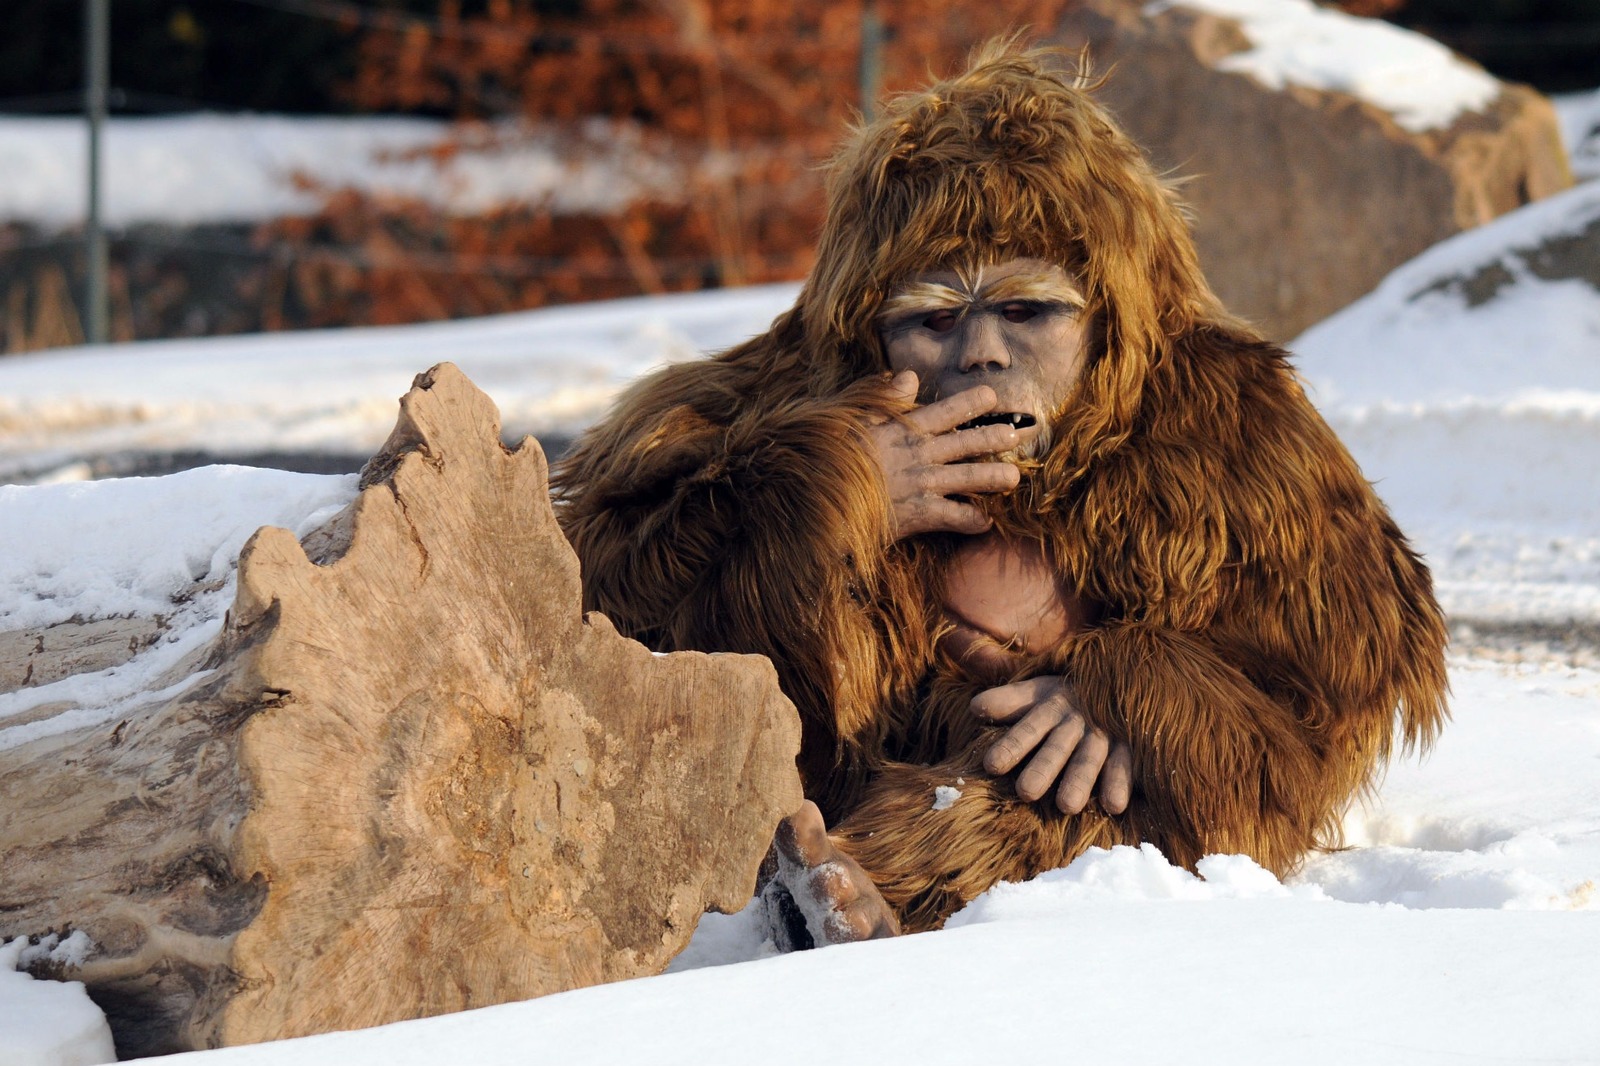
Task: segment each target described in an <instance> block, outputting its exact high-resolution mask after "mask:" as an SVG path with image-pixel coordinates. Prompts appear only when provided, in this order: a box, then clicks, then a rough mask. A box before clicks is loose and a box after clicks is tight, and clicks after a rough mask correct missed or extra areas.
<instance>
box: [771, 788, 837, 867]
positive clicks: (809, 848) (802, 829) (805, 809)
mask: <svg viewBox="0 0 1600 1066" xmlns="http://www.w3.org/2000/svg"><path fill="white" fill-rule="evenodd" d="M775 842H776V843H777V845H778V851H779V852H781V853H782V854H783V855H784V857H785V858H787V859H788V860H789V861H790V862H793V863H797V864H798V865H800V866H803V867H805V868H806V869H810V868H811V867H813V866H816V865H817V864H819V863H822V862H826V861H827V860H828V857H829V855H830V854H831V853H832V851H833V846H832V844H831V843H830V842H829V840H828V830H827V826H826V825H825V824H824V823H823V821H822V811H821V810H820V809H818V807H817V805H816V804H815V803H812V802H811V801H810V800H806V801H805V803H803V804H801V806H800V809H799V810H798V811H796V812H795V813H793V814H791V815H790V816H789V817H787V818H785V819H784V820H783V821H781V822H779V823H778V832H777V835H776V837H775Z"/></svg>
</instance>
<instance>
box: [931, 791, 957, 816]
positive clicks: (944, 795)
mask: <svg viewBox="0 0 1600 1066" xmlns="http://www.w3.org/2000/svg"><path fill="white" fill-rule="evenodd" d="M960 798H961V790H960V789H959V788H952V787H951V786H949V785H938V786H936V787H935V788H934V790H933V809H934V810H936V811H948V810H949V809H950V808H951V807H954V806H955V805H956V800H958V799H960Z"/></svg>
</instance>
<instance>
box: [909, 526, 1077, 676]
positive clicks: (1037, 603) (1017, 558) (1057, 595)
mask: <svg viewBox="0 0 1600 1066" xmlns="http://www.w3.org/2000/svg"><path fill="white" fill-rule="evenodd" d="M942 606H943V609H944V613H945V616H946V618H947V619H948V620H949V622H950V623H951V624H952V625H953V626H954V628H953V629H952V630H951V631H950V632H949V633H947V634H946V635H945V636H944V637H943V638H942V641H941V646H942V647H943V648H944V649H945V650H946V651H947V652H949V653H951V654H952V655H954V656H955V657H957V658H960V659H962V660H964V661H965V662H966V663H967V665H969V666H973V667H976V668H978V669H979V670H981V671H983V672H986V673H993V674H996V675H1004V676H1006V677H1009V676H1010V675H1011V674H1012V673H1013V672H1014V671H1015V670H1016V668H1017V666H1018V665H1020V664H1021V662H1022V661H1024V660H1025V659H1027V658H1029V657H1030V656H1034V655H1039V654H1041V653H1043V652H1047V651H1049V650H1050V649H1051V648H1053V647H1055V646H1057V645H1059V644H1060V643H1061V641H1062V640H1063V639H1065V638H1066V637H1067V636H1069V635H1071V634H1072V633H1074V632H1076V631H1078V630H1080V629H1085V628H1087V627H1088V626H1091V625H1093V624H1094V622H1095V621H1096V619H1097V618H1098V617H1099V610H1098V609H1097V607H1096V606H1095V605H1094V604H1093V603H1090V602H1089V601H1086V600H1083V599H1081V598H1079V597H1077V596H1075V595H1074V594H1072V593H1071V592H1070V591H1068V589H1067V587H1066V585H1065V584H1064V583H1063V581H1062V580H1061V576H1060V574H1059V572H1058V570H1057V568H1056V566H1055V565H1054V561H1053V560H1052V559H1051V558H1050V557H1049V554H1048V553H1047V552H1046V550H1045V549H1044V548H1043V547H1041V546H1040V545H1038V544H1035V543H1033V542H1030V541H1012V540H1006V539H1004V538H1002V537H1000V536H998V535H996V534H986V535H984V536H980V537H973V538H972V539H971V540H969V541H967V542H966V543H965V544H963V545H962V546H961V548H959V549H958V550H957V551H956V553H955V554H954V555H953V556H951V558H950V561H949V563H948V564H947V568H946V570H945V574H944V597H943V604H942Z"/></svg>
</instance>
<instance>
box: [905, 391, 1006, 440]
mask: <svg viewBox="0 0 1600 1066" xmlns="http://www.w3.org/2000/svg"><path fill="white" fill-rule="evenodd" d="M999 402H1000V397H999V396H997V395H995V391H994V390H993V389H991V388H990V387H989V386H987V385H979V386H978V387H977V388H973V389H962V390H961V391H960V392H958V393H956V394H955V395H954V396H946V397H945V398H944V399H942V400H935V401H934V402H933V403H930V404H928V406H926V407H919V408H917V409H916V410H915V411H912V412H911V413H910V414H909V415H907V416H906V421H907V422H910V423H911V424H912V425H913V426H916V427H917V428H918V429H920V430H922V431H923V432H924V433H948V432H949V431H950V430H952V429H955V428H956V427H957V426H959V425H960V424H961V423H963V422H970V421H972V420H973V419H974V418H977V417H978V416H979V415H981V414H987V413H988V412H990V411H993V410H994V405H995V404H997V403H999Z"/></svg>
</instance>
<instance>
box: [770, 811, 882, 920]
mask: <svg viewBox="0 0 1600 1066" xmlns="http://www.w3.org/2000/svg"><path fill="white" fill-rule="evenodd" d="M776 843H777V845H778V878H779V880H781V881H782V882H783V883H784V885H785V887H787V888H788V890H789V894H790V895H791V896H793V897H794V902H795V904H796V905H797V906H798V907H799V908H800V912H801V913H802V914H804V915H805V918H806V927H807V928H808V929H809V930H810V932H811V938H812V940H813V941H815V942H816V943H817V944H818V945H823V944H848V943H850V942H852V941H856V940H877V939H879V938H880V937H886V936H899V935H900V923H899V922H898V921H897V920H896V919H895V916H894V911H892V910H890V909H889V905H888V904H887V903H885V902H884V900H883V896H882V895H880V894H879V892H878V889H877V886H876V885H874V884H873V883H872V879H871V878H870V877H868V876H867V872H866V871H865V870H863V869H862V868H861V865H860V864H859V863H857V862H856V861H855V860H854V859H852V858H851V857H850V856H848V855H846V854H845V853H844V852H843V851H840V850H839V848H838V846H837V845H836V844H834V842H833V841H832V840H831V839H829V837H828V830H827V826H825V825H824V824H823V822H822V812H821V811H819V810H818V809H817V805H816V804H815V803H812V802H811V801H810V800H807V801H806V803H805V806H803V807H801V808H800V810H798V811H797V812H795V813H794V814H793V815H791V816H790V817H788V818H785V819H784V820H783V822H782V823H781V824H780V825H779V826H778V836H777V840H776Z"/></svg>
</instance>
